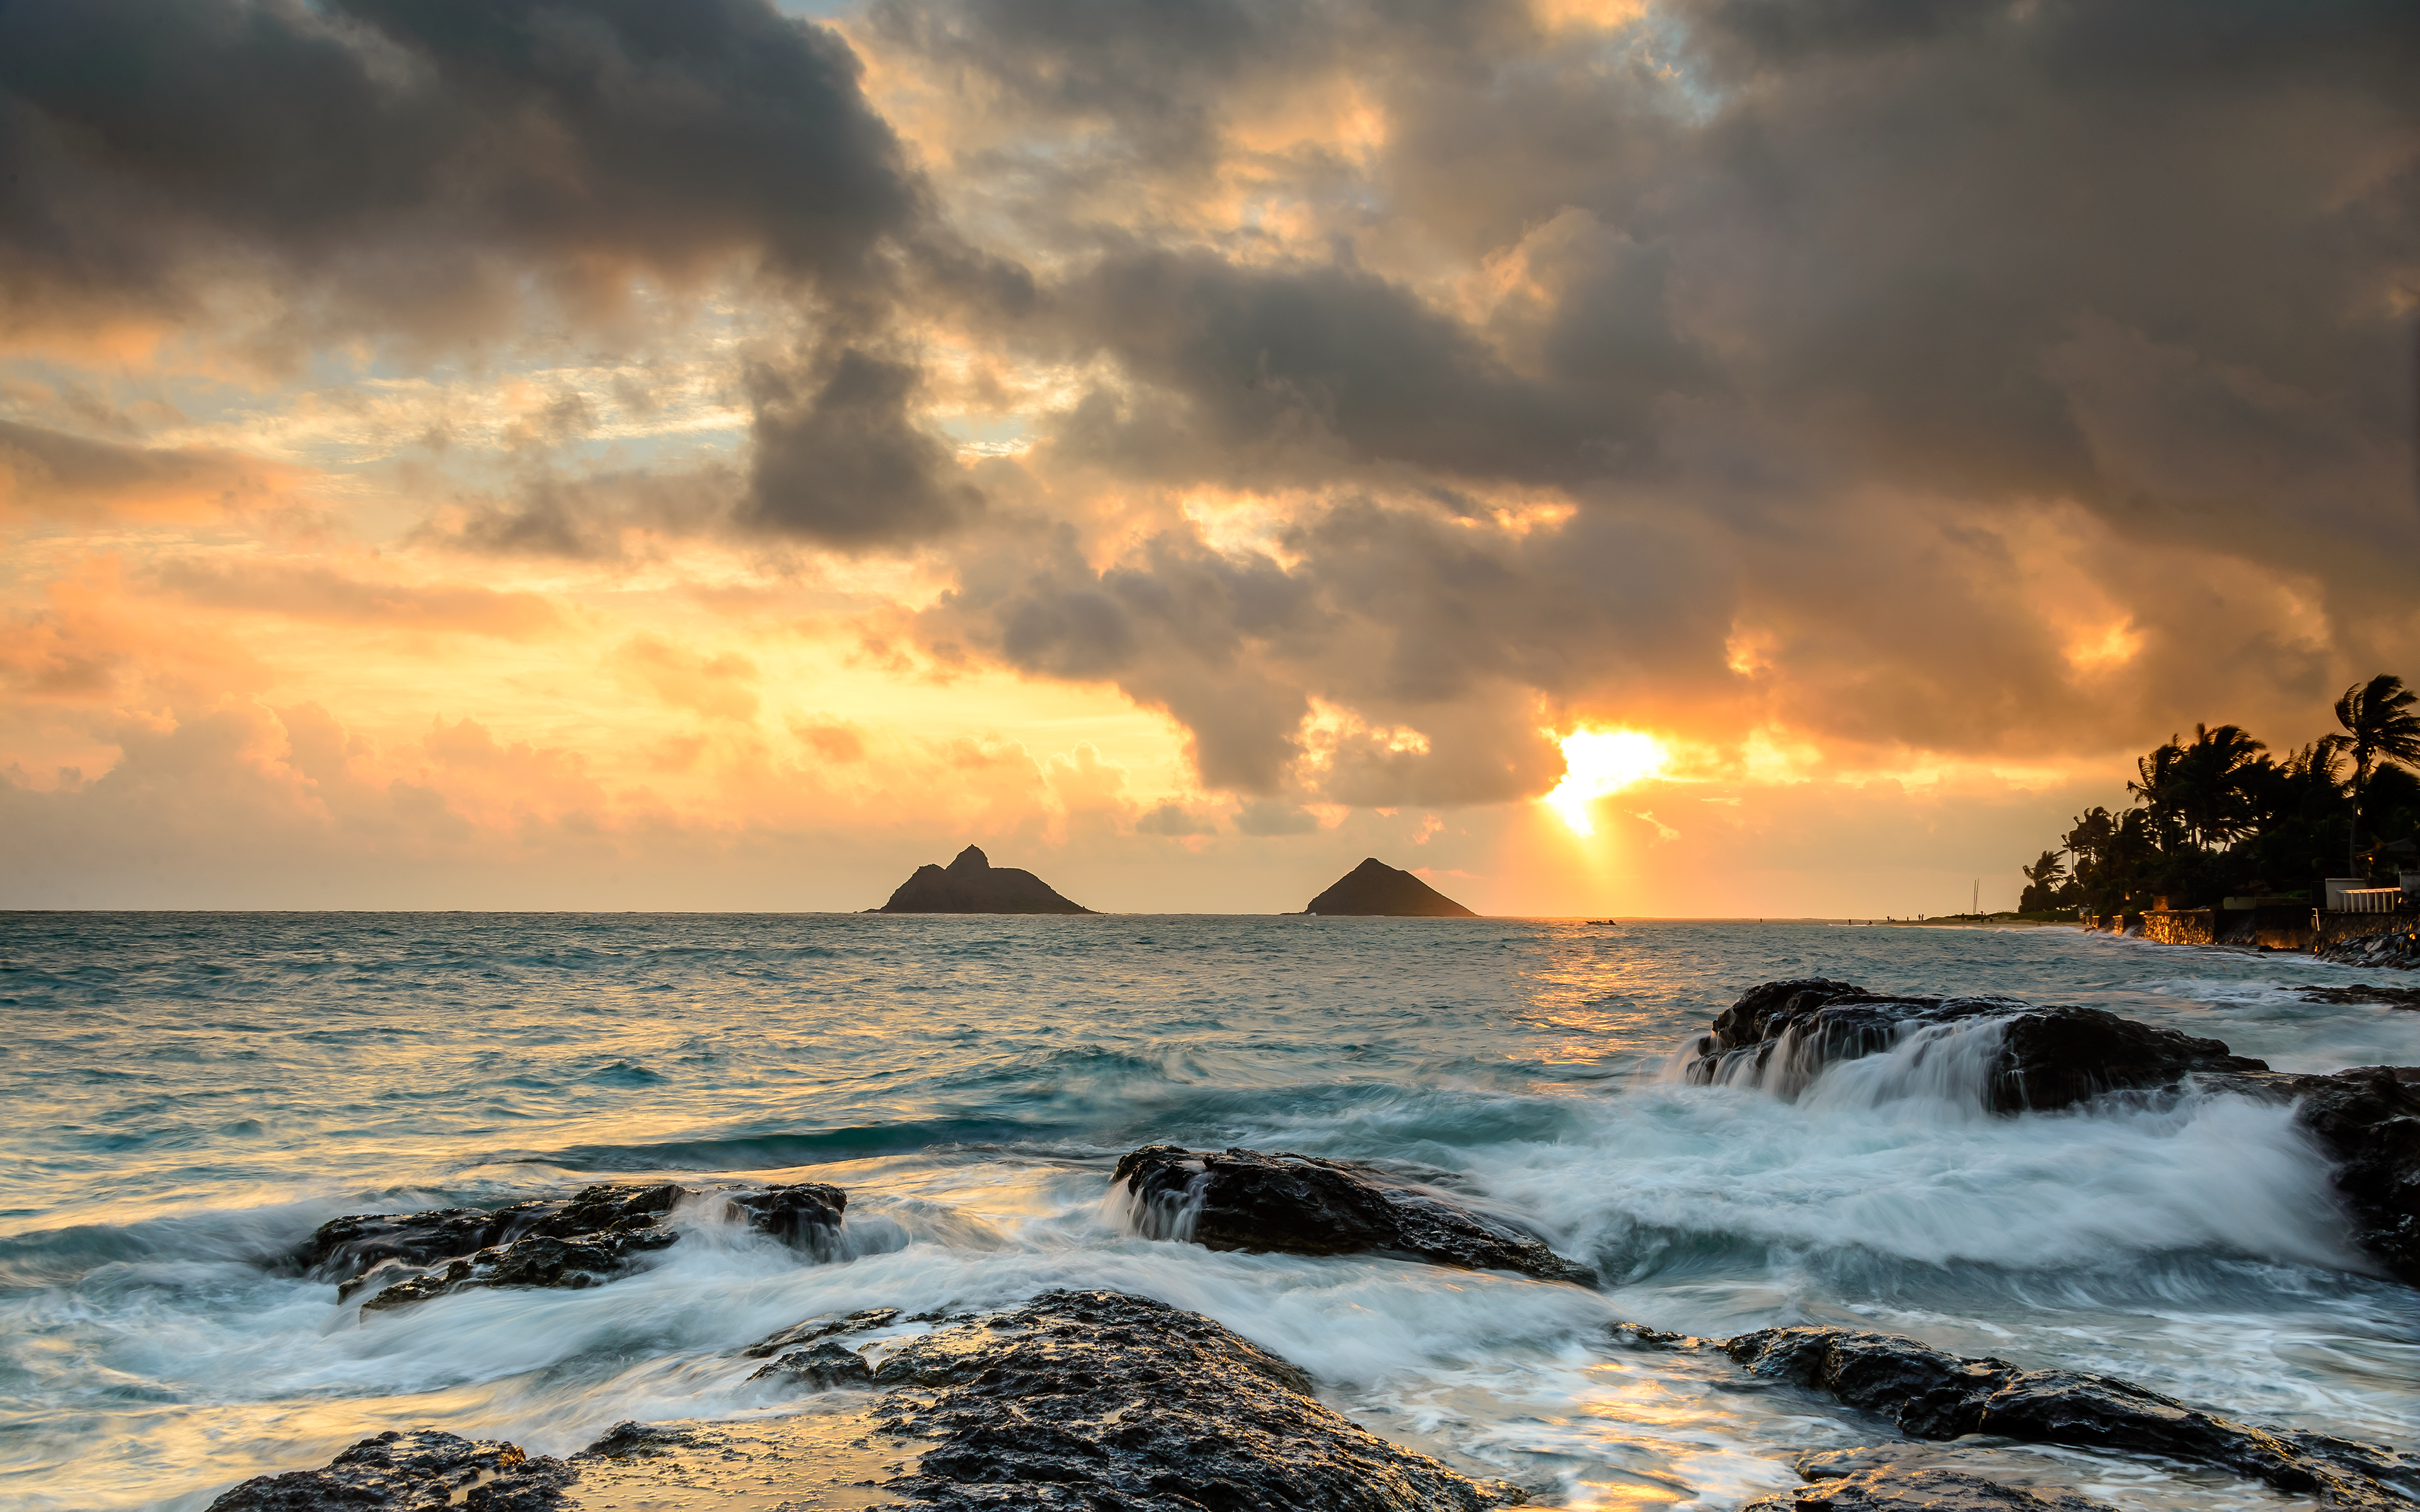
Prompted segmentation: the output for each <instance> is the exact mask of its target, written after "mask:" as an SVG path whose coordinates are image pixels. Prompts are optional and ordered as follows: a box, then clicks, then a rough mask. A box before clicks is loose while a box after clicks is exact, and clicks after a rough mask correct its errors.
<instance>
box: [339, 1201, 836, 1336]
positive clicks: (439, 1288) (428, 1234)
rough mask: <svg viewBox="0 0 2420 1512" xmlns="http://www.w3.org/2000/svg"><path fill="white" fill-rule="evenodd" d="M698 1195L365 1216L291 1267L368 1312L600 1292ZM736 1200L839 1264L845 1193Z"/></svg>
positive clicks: (751, 1217) (654, 1245) (779, 1233)
mask: <svg viewBox="0 0 2420 1512" xmlns="http://www.w3.org/2000/svg"><path fill="white" fill-rule="evenodd" d="M697 1195H698V1194H696V1193H694V1192H692V1191H690V1189H689V1188H687V1187H684V1186H678V1185H675V1184H674V1183H671V1182H662V1183H659V1184H657V1185H654V1186H617V1185H612V1184H601V1185H597V1186H591V1187H586V1188H584V1189H582V1191H580V1192H578V1193H576V1194H574V1195H573V1196H569V1197H541V1198H536V1199H534V1200H531V1201H527V1202H519V1203H515V1204H513V1205H512V1206H510V1207H507V1208H499V1209H496V1210H494V1211H480V1210H477V1209H469V1208H442V1209H439V1210H437V1211H431V1212H417V1213H363V1214H355V1215H352V1216H349V1217H343V1218H336V1219H333V1220H331V1221H330V1222H328V1223H325V1224H322V1225H321V1226H320V1227H319V1228H318V1231H317V1232H315V1233H314V1234H313V1235H312V1236H311V1238H310V1239H309V1240H307V1241H305V1242H303V1244H302V1246H301V1247H300V1248H299V1249H298V1250H297V1251H296V1252H295V1254H294V1255H293V1257H291V1263H292V1265H293V1266H294V1267H295V1268H297V1269H300V1270H301V1271H302V1273H304V1274H306V1275H310V1276H313V1277H315V1278H317V1279H320V1280H331V1281H334V1282H336V1283H337V1287H336V1296H337V1300H338V1301H340V1302H348V1301H350V1300H352V1298H354V1297H355V1296H357V1295H359V1294H361V1293H363V1292H365V1291H366V1292H369V1293H370V1294H371V1295H370V1297H369V1300H368V1301H366V1302H365V1303H363V1304H362V1307H363V1310H364V1311H365V1312H379V1311H384V1310H386V1309H389V1308H394V1307H401V1306H407V1305H409V1304H412V1303H418V1302H427V1301H428V1300H430V1299H431V1298H435V1297H442V1296H445V1295H448V1294H449V1293H452V1292H456V1291H462V1290H467V1289H470V1288H478V1287H554V1288H582V1287H591V1286H597V1285H600V1284H602V1283H604V1282H606V1281H610V1280H613V1278H614V1277H616V1276H619V1275H621V1274H623V1273H627V1272H628V1271H629V1270H630V1269H631V1268H632V1266H633V1265H634V1264H636V1263H637V1261H638V1259H639V1257H642V1256H644V1255H648V1254H652V1253H653V1252H655V1251H657V1250H660V1249H665V1248H668V1247H669V1246H671V1245H672V1244H674V1243H675V1242H678V1241H679V1239H680V1230H679V1229H678V1228H676V1227H674V1226H673V1224H672V1222H671V1216H672V1212H673V1210H674V1209H675V1207H677V1206H678V1205H679V1204H680V1203H681V1202H682V1201H683V1200H684V1199H686V1198H690V1197H693V1196H697ZM730 1200H731V1201H732V1203H733V1205H734V1207H735V1208H736V1209H737V1211H739V1212H740V1213H742V1214H743V1215H744V1216H745V1217H746V1219H747V1222H748V1223H749V1225H750V1226H751V1227H754V1228H756V1229H758V1230H760V1231H762V1232H765V1233H768V1234H772V1235H774V1236H775V1237H777V1238H780V1239H782V1240H783V1241H784V1242H788V1243H790V1244H793V1245H795V1246H797V1247H798V1248H800V1249H803V1250H806V1251H807V1252H808V1253H809V1254H811V1255H812V1256H813V1257H814V1258H816V1259H819V1260H820V1259H830V1258H832V1257H833V1256H834V1254H835V1252H836V1250H837V1247H838V1240H839V1234H840V1227H841V1216H842V1211H843V1210H844V1209H845V1208H846V1206H847V1204H848V1196H847V1194H845V1193H844V1192H843V1191H842V1190H841V1189H840V1188H838V1187H835V1186H826V1185H823V1184H821V1183H816V1182H807V1183H801V1184H799V1185H792V1186H777V1187H769V1188H754V1189H747V1190H742V1191H739V1192H737V1193H734V1194H732V1195H731V1196H730Z"/></svg>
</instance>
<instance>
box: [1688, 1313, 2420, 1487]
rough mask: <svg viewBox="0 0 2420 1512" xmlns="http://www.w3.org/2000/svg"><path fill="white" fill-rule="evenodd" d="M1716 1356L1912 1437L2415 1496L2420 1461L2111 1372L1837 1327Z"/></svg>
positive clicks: (1778, 1334)
mask: <svg viewBox="0 0 2420 1512" xmlns="http://www.w3.org/2000/svg"><path fill="white" fill-rule="evenodd" d="M1723 1349H1724V1350H1726V1351H1727V1352H1728V1353H1730V1356H1731V1357H1732V1358H1733V1359H1735V1360H1737V1361H1739V1362H1740V1363H1741V1364H1742V1365H1745V1366H1746V1367H1747V1368H1748V1370H1749V1372H1750V1373H1751V1374H1754V1375H1759V1376H1764V1377H1768V1378H1773V1379H1779V1380H1784V1381H1792V1382H1794V1383H1796V1384H1798V1385H1801V1386H1804V1387H1807V1388H1808V1389H1810V1390H1815V1391H1821V1392H1823V1393H1826V1394H1827V1395H1829V1396H1833V1397H1836V1398H1837V1399H1838V1400H1839V1401H1840V1402H1842V1403H1844V1404H1845V1405H1847V1406H1850V1407H1854V1408H1859V1409H1862V1410H1864V1411H1867V1412H1876V1413H1879V1414H1881V1415H1882V1416H1884V1417H1886V1418H1888V1419H1890V1420H1891V1421H1892V1422H1894V1423H1896V1424H1897V1425H1898V1426H1899V1427H1900V1430H1901V1431H1903V1432H1905V1433H1906V1434H1908V1435H1909V1436H1910V1437H1911V1438H1917V1439H1954V1438H1957V1437H1959V1436H1960V1435H1962V1434H1967V1433H1989V1434H1996V1435H1998V1436H2000V1437H2002V1438H2008V1439H2015V1440H2019V1441H2021V1442H2024V1443H2057V1444H2068V1445H2072V1446H2074V1447H2077V1448H2086V1449H2098V1450H2102V1451H2106V1452H2115V1453H2124V1454H2148V1455H2159V1456H2163V1457H2165V1458H2171V1459H2181V1460H2187V1461H2190V1462H2193V1463H2196V1464H2206V1465H2212V1466H2215V1467H2217V1468H2219V1469H2222V1470H2227V1471H2231V1472H2233V1473H2236V1474H2239V1475H2246V1476H2250V1477H2252V1478H2254V1479H2257V1480H2261V1481H2265V1482H2267V1483H2268V1484H2269V1485H2271V1486H2273V1487H2275V1488H2276V1489H2279V1490H2282V1491H2288V1492H2291V1493H2295V1494H2298V1495H2316V1496H2318V1497H2319V1499H2320V1500H2321V1501H2322V1502H2324V1503H2326V1504H2330V1505H2333V1506H2342V1507H2348V1508H2360V1509H2381V1512H2382V1509H2384V1508H2388V1507H2404V1508H2408V1507H2409V1506H2410V1505H2411V1498H2412V1495H2413V1494H2415V1493H2420V1464H2415V1463H2414V1462H2412V1461H2411V1460H2409V1459H2407V1458H2404V1457H2403V1456H2401V1455H2399V1454H2397V1452H2396V1451H2394V1450H2391V1449H2381V1448H2377V1447H2374V1446H2371V1445H2367V1444H2360V1443H2351V1442H2350V1441H2347V1440H2341V1439H2330V1438H2326V1437H2324V1436H2321V1435H2315V1434H2281V1433H2273V1432H2271V1431H2269V1430H2267V1429H2263V1428H2257V1427H2251V1426H2249V1425H2247V1424H2243V1423H2238V1422H2236V1421H2234V1420H2233V1419H2230V1418H2225V1417H2220V1416H2218V1415H2217V1414H2215V1413H2211V1412H2201V1411H2198V1410H2197V1409H2195V1408H2191V1407H2187V1406H2186V1405H2185V1404H2183V1403H2182V1402H2179V1401H2176V1400H2173V1399H2172V1398H2169V1397H2166V1396H2160V1395H2159V1394H2158V1393H2156V1392H2149V1391H2145V1390H2144V1389H2143V1388H2142V1387H2140V1386H2136V1385H2133V1384H2132V1383H2130V1382H2128V1381H2118V1380H2115V1379H2113V1378H2111V1377H2107V1376H2089V1375H2082V1374H2078V1373H2075V1372H2072V1371H2065V1370H2020V1369H2019V1368H2017V1367H2016V1366H2015V1365H2010V1364H2009V1363H2008V1362H2007V1361H2005V1360H1994V1359H1990V1358H1984V1359H1966V1358H1962V1357H1961V1356H1959V1355H1954V1354H1950V1353H1947V1352H1946V1351H1944V1350H1935V1349H1931V1348H1930V1347H1928V1346H1926V1345H1923V1344H1919V1343H1917V1342H1916V1341H1915V1340H1914V1339H1906V1338H1900V1337H1897V1336H1896V1335H1888V1334H1869V1333H1862V1332H1855V1331H1851V1330H1845V1329H1834V1328H1769V1329H1762V1330H1760V1331H1758V1332H1756V1333H1753V1334H1743V1335H1739V1336H1738V1337H1737V1338H1734V1339H1731V1340H1729V1341H1728V1342H1726V1343H1725V1344H1724V1345H1723Z"/></svg>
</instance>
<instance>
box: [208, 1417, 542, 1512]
mask: <svg viewBox="0 0 2420 1512" xmlns="http://www.w3.org/2000/svg"><path fill="white" fill-rule="evenodd" d="M573 1474H574V1472H573V1470H572V1468H571V1467H570V1466H568V1465H566V1464H565V1463H564V1462H563V1461H562V1460H560V1459H552V1458H543V1457H542V1458H536V1459H533V1458H530V1457H529V1456H527V1455H525V1454H523V1453H522V1452H521V1451H520V1449H519V1448H516V1447H515V1446H514V1445H512V1444H509V1443H493V1442H491V1441H489V1440H486V1439H478V1440H473V1439H460V1438H457V1437H455V1436H454V1435H453V1434H451V1433H440V1432H438V1431H436V1430H435V1429H433V1428H422V1429H419V1430H418V1431H416V1432H411V1433H398V1432H395V1431H393V1430H391V1429H390V1430H389V1431H387V1432H385V1433H381V1434H380V1435H379V1436H378V1437H377V1438H374V1439H364V1440H363V1441H362V1442H361V1443H357V1444H354V1445H353V1446H352V1447H351V1448H349V1449H348V1450H346V1451H345V1452H344V1453H342V1454H340V1455H338V1456H336V1458H334V1459H333V1460H330V1461H329V1462H328V1465H327V1467H326V1468H325V1469H322V1470H289V1471H287V1472H285V1473H282V1474H276V1475H259V1476H256V1477H255V1478H253V1479H251V1480H248V1481H245V1482H244V1483H243V1484H242V1485H240V1486H237V1487H235V1488H233V1489H229V1490H227V1491H225V1492H223V1493H221V1495H220V1496H219V1498H218V1500H216V1501H214V1502H212V1503H211V1504H210V1505H209V1512H364V1509H365V1508H377V1509H379V1512H439V1509H441V1508H445V1507H449V1506H453V1507H462V1508H465V1509H467V1512H545V1509H551V1508H555V1507H559V1506H561V1505H562V1504H563V1488H564V1487H565V1486H566V1485H568V1484H569V1483H570V1481H571V1479H572V1476H573ZM457 1497H458V1498H460V1499H459V1500H456V1498H457Z"/></svg>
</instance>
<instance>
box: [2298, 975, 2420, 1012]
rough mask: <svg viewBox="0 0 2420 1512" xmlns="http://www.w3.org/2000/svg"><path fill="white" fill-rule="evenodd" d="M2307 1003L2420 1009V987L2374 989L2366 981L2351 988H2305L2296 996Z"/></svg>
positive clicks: (2355, 983) (2359, 982) (2356, 983)
mask: <svg viewBox="0 0 2420 1512" xmlns="http://www.w3.org/2000/svg"><path fill="white" fill-rule="evenodd" d="M2297 995H2298V996H2300V997H2301V998H2302V999H2303V1001H2304V1002H2306V1003H2376V1004H2379V1005H2380V1006H2381V1007H2385V1008H2420V987H2373V986H2371V985H2370V984H2369V983H2367V982H2366V981H2357V982H2354V983H2353V984H2352V985H2351V986H2350V987H2304V988H2303V989H2301V991H2300V992H2299V993H2298V994H2297Z"/></svg>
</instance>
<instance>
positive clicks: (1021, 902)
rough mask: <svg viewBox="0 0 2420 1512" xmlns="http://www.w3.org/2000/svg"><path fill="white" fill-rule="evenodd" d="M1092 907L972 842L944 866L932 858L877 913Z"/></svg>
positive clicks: (1082, 910)
mask: <svg viewBox="0 0 2420 1512" xmlns="http://www.w3.org/2000/svg"><path fill="white" fill-rule="evenodd" d="M1092 911H1093V910H1091V909H1089V908H1086V907H1084V906H1083V905H1082V904H1080V903H1070V902H1069V901H1068V900H1066V899H1064V898H1062V897H1061V896H1059V894H1058V892H1057V891H1055V890H1054V889H1053V888H1052V887H1051V886H1050V884H1048V883H1047V882H1045V881H1043V880H1042V879H1041V878H1040V877H1037V876H1035V875H1034V874H1033V873H1032V872H1027V871H1023V870H1021V869H1019V868H1017V867H1013V866H994V865H992V864H991V857H989V856H985V855H984V853H983V851H982V849H981V848H980V847H978V846H974V845H970V846H968V847H967V848H966V849H965V850H963V851H960V852H959V853H958V858H957V859H956V860H954V861H952V862H951V863H950V864H949V865H948V866H946V867H939V866H935V865H933V864H932V863H931V862H929V861H928V862H926V863H925V864H924V865H923V866H920V867H918V868H917V869H916V874H915V875H914V876H911V877H909V878H908V879H907V881H905V882H903V883H901V884H900V885H899V890H898V891H896V892H893V893H892V895H891V901H890V902H889V903H884V904H883V905H882V906H881V907H879V908H876V909H870V910H868V912H871V913H876V914H1089V913H1091V912H1092Z"/></svg>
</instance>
